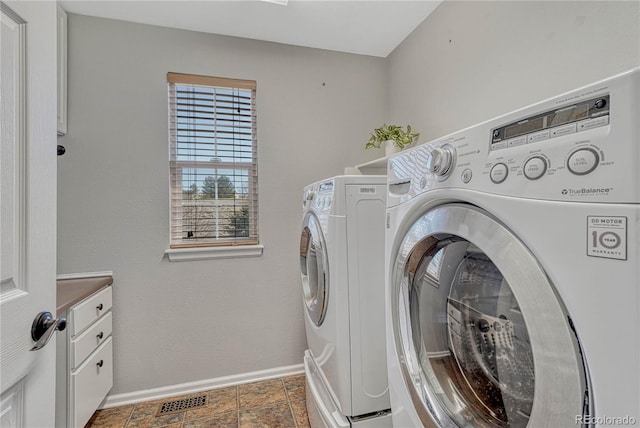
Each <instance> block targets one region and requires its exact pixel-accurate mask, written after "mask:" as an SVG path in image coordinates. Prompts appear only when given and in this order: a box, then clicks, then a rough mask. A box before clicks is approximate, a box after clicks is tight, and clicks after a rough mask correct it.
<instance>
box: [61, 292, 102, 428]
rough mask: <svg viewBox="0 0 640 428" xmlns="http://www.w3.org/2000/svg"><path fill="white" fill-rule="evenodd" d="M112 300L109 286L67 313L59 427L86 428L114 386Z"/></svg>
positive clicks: (62, 338)
mask: <svg viewBox="0 0 640 428" xmlns="http://www.w3.org/2000/svg"><path fill="white" fill-rule="evenodd" d="M112 302H113V300H112V288H111V287H110V286H107V287H104V288H102V289H100V290H98V291H97V292H95V293H94V294H92V295H90V296H88V297H86V298H84V299H83V300H81V301H80V302H78V303H76V304H75V305H73V306H72V307H71V308H69V310H68V311H67V312H66V313H65V315H66V318H67V328H66V330H65V331H64V333H65V334H60V335H59V337H58V344H57V358H58V363H57V387H58V390H57V394H56V395H57V397H56V399H57V402H56V427H57V428H65V427H84V426H85V424H86V423H87V421H89V419H90V418H91V415H93V413H94V412H95V411H96V409H97V408H98V407H99V406H100V403H102V401H103V400H104V398H105V397H106V396H107V393H108V392H109V390H110V389H111V387H112V386H113V343H112V342H113V339H112V335H111V331H112V319H113V315H112V311H111V307H112V304H113V303H112ZM65 315H62V316H65ZM58 316H60V314H58Z"/></svg>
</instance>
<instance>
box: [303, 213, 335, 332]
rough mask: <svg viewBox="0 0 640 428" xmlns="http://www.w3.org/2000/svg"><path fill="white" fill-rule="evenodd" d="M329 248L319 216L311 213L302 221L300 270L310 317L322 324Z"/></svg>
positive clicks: (327, 285)
mask: <svg viewBox="0 0 640 428" xmlns="http://www.w3.org/2000/svg"><path fill="white" fill-rule="evenodd" d="M328 260H329V259H328V257H327V248H326V246H325V242H324V235H323V234H322V229H321V227H320V222H319V221H318V218H317V217H316V216H315V214H313V213H309V214H307V215H306V217H305V218H304V221H303V222H302V233H301V235H300V271H301V273H302V293H303V297H304V302H305V306H306V308H307V312H308V314H309V318H311V320H312V321H313V322H314V324H315V325H318V326H319V325H321V324H322V321H324V316H325V313H326V309H327V297H328V294H329V293H328V288H329V272H328V269H329V267H328Z"/></svg>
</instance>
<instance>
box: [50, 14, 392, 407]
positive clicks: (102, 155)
mask: <svg viewBox="0 0 640 428" xmlns="http://www.w3.org/2000/svg"><path fill="white" fill-rule="evenodd" d="M168 71H174V72H183V73H193V74H205V75H214V76H222V77H233V78H240V79H254V80H256V81H257V85H258V90H257V110H258V162H259V192H260V225H259V227H260V238H261V239H260V240H261V243H262V244H264V246H265V250H264V255H263V256H262V257H260V258H247V259H224V260H211V261H196V262H180V263H175V262H174V263H170V262H168V261H167V259H166V258H164V257H163V252H164V250H165V249H166V248H167V247H168V244H169V199H168V198H169V192H168V186H169V177H168V142H167V141H168V140H167V85H166V73H167V72H168ZM386 97H387V92H386V63H385V60H384V59H382V58H373V57H366V56H357V55H348V54H340V53H334V52H328V51H322V50H317V49H306V48H299V47H293V46H285V45H278V44H273V43H265V42H257V41H251V40H245V39H238V38H230V37H223V36H214V35H207V34H203V33H195V32H188V31H179V30H171V29H165V28H160V27H153V26H146V25H139V24H131V23H125V22H120V21H114V20H106V19H98V18H91V17H86V16H79V15H70V16H69V111H68V112H69V126H68V129H69V132H68V134H67V136H65V137H63V138H60V139H59V143H60V144H64V145H65V146H66V148H67V153H66V154H65V155H64V156H63V157H61V158H59V161H58V162H59V164H58V171H59V173H58V189H59V193H58V195H59V197H58V204H59V207H58V210H59V220H58V272H59V273H71V272H87V271H103V270H113V271H114V278H115V283H114V287H115V288H114V300H115V302H114V310H113V311H114V353H115V363H114V364H115V375H114V388H113V390H112V392H111V393H112V394H117V393H125V392H134V391H139V390H144V389H148V388H153V387H160V386H165V385H174V384H179V383H183V382H190V381H196V380H203V379H211V378H217V377H221V376H228V375H233V374H240V373H246V372H251V371H256V370H262V369H270V368H274V367H280V366H287V365H292V364H300V363H302V355H303V351H304V349H305V348H306V340H305V335H304V324H303V317H302V302H301V299H302V298H301V292H300V286H299V267H298V258H297V255H296V251H297V248H298V239H299V227H300V221H301V219H300V214H301V197H302V188H303V187H304V186H305V185H306V184H308V183H310V182H313V181H315V180H319V179H322V178H325V177H327V176H331V175H336V174H340V173H341V172H342V171H343V168H344V167H345V166H347V165H354V164H357V163H361V162H363V161H365V160H368V159H371V158H375V157H376V156H377V155H379V153H374V152H371V151H367V152H365V151H364V143H365V142H366V140H367V139H368V134H369V131H370V130H371V129H373V128H374V127H377V126H379V125H380V124H381V123H382V122H383V121H384V120H385V119H386V117H387V106H388V100H387V98H386Z"/></svg>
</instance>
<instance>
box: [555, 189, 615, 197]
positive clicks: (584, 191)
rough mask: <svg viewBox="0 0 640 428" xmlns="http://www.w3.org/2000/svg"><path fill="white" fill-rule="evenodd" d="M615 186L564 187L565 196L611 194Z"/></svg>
mask: <svg viewBox="0 0 640 428" xmlns="http://www.w3.org/2000/svg"><path fill="white" fill-rule="evenodd" d="M612 190H613V187H582V188H580V189H562V194H563V195H565V196H609V192H611V191H612Z"/></svg>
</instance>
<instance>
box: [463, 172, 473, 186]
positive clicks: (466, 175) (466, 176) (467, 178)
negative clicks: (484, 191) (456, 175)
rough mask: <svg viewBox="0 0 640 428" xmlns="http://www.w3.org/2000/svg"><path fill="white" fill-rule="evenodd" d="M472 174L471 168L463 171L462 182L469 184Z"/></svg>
mask: <svg viewBox="0 0 640 428" xmlns="http://www.w3.org/2000/svg"><path fill="white" fill-rule="evenodd" d="M472 175H473V174H472V172H471V170H470V169H469V168H467V169H465V170H464V171H462V175H461V176H460V180H462V182H463V183H465V184H466V183H468V182H470V181H471V176H472Z"/></svg>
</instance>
